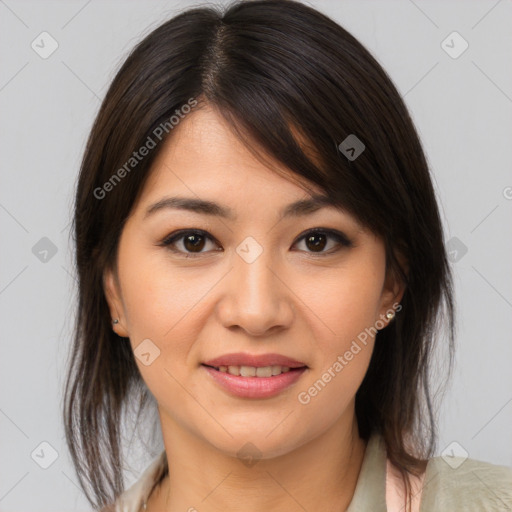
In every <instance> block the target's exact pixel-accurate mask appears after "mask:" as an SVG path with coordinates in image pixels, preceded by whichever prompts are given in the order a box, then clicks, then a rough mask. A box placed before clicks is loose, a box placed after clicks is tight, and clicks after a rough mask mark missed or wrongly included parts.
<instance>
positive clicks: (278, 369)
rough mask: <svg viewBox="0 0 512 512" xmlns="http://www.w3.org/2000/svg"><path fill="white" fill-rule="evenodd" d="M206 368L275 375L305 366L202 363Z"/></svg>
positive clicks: (237, 373)
mask: <svg viewBox="0 0 512 512" xmlns="http://www.w3.org/2000/svg"><path fill="white" fill-rule="evenodd" d="M203 366H206V367H207V368H213V369H214V370H217V371H218V372H222V373H229V374H230V375H234V376H237V377H277V376H278V375H281V374H282V373H288V372H296V371H300V370H304V369H306V368H307V366H300V367H297V368H290V367H289V366H281V365H272V366H258V367H256V366H231V365H230V366H211V365H208V364H203Z"/></svg>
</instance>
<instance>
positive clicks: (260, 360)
mask: <svg viewBox="0 0 512 512" xmlns="http://www.w3.org/2000/svg"><path fill="white" fill-rule="evenodd" d="M203 364H205V365H207V366H215V367H217V368H218V367H219V366H254V367H256V368H259V367H262V366H288V367H289V368H302V367H303V366H307V365H306V364H304V363H301V362H300V361H296V360H295V359H290V358H289V357H286V356H282V355H281V354H261V355H251V354H244V353H241V352H239V353H236V354H225V355H223V356H220V357H216V358H215V359H210V360H209V361H204V362H203ZM259 378H260V377H258V379H259ZM261 378H266V377H261ZM268 378H271V377H268Z"/></svg>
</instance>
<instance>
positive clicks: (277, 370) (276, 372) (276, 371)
mask: <svg viewBox="0 0 512 512" xmlns="http://www.w3.org/2000/svg"><path fill="white" fill-rule="evenodd" d="M280 373H281V367H280V366H279V365H273V366H272V375H279V374H280Z"/></svg>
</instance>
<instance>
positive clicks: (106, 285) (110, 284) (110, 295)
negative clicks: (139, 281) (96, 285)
mask: <svg viewBox="0 0 512 512" xmlns="http://www.w3.org/2000/svg"><path fill="white" fill-rule="evenodd" d="M103 290H104V292H105V299H106V301H107V303H108V307H109V310H110V317H111V319H112V320H111V322H112V329H113V331H114V332H115V333H116V334H117V335H118V336H121V337H123V338H127V337H128V331H127V330H126V329H125V327H124V325H123V317H122V313H123V311H124V308H123V305H122V301H121V299H120V292H119V285H118V281H117V279H116V276H115V275H114V272H113V270H112V269H107V270H105V272H104V274H103Z"/></svg>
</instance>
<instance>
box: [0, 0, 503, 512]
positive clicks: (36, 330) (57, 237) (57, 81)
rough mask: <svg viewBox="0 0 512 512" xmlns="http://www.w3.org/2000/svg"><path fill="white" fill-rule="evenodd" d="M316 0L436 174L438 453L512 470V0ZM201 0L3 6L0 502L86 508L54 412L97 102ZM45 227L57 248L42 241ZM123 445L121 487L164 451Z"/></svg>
mask: <svg viewBox="0 0 512 512" xmlns="http://www.w3.org/2000/svg"><path fill="white" fill-rule="evenodd" d="M310 3H311V5H313V6H315V7H317V8H319V9H320V10H321V11H323V12H325V13H326V14H328V15H330V16H332V17H333V18H334V19H335V20H337V21H338V22H339V23H341V24H342V25H343V26H344V27H345V28H347V29H348V30H349V31H350V32H352V33H353V34H354V35H355V36H356V37H357V38H359V39H360V40H361V41H362V42H363V44H365V45H366V46H367V48H368V49H369V50H370V51H372V53H373V54H374V55H375V56H376V57H377V59H378V60H379V61H380V62H381V63H382V64H383V66H384V68H385V69H386V70H387V71H388V72H389V74H390V75H391V77H392V78H393V80H394V82H395V84H396V85H397V87H398V89H399V91H400V92H401V93H402V95H403V96H404V98H405V101H406V103H407V105H408V107H409V108H410V110H411V113H412V115H413V119H414V121H415V123H416V125H417V127H418V130H419V132H420V135H421V137H422V141H423V144H424V146H425V149H426V152H427V155H428V158H429V161H430V164H431V166H432V170H433V173H434V175H435V180H436V188H437V190H438V194H439V198H440V201H441V205H442V211H443V217H444V219H443V221H444V224H445V229H446V233H447V238H448V239H450V240H451V241H450V248H451V258H452V259H453V267H454V272H455V279H456V287H457V289H456V292H457V300H458V312H459V322H458V327H459V334H458V339H457V345H458V353H457V364H456V367H455V370H454V375H453V379H452V383H451V387H450V388H449V391H448V393H447V395H446V398H445V401H444V403H443V407H442V408H441V415H440V443H439V450H438V453H439V454H441V453H442V452H443V450H447V451H448V452H451V450H452V449H453V452H454V453H462V452H461V450H465V451H466V452H467V453H468V454H469V456H470V457H472V458H475V459H480V460H486V461H489V462H493V463H495V464H501V465H506V466H510V467H512V436H511V435H510V432H511V431H512V429H511V426H512V372H511V371H510V367H511V362H512V343H511V335H510V332H511V322H510V320H511V309H512V280H511V265H510V261H511V256H512V241H511V237H510V232H511V231H510V224H511V210H512V174H511V170H510V164H511V160H512V149H511V147H512V144H511V140H512V139H511V135H512V133H511V132H512V130H511V127H512V116H511V112H512V70H511V67H510V55H511V52H510V50H511V46H512V44H511V43H512V32H511V31H510V28H509V27H510V26H512V24H511V21H512V4H511V2H510V1H507V0H501V1H492V2H487V1H478V2H447V1H442V2H441V1H437V2H435V1H422V2H421V1H419V0H416V1H415V2H412V1H410V0H401V1H395V2H391V1H382V0H380V1H364V2H362V1H360V2H355V1H339V2H338V1H337V2H334V1H327V0H323V1H320V0H318V1H311V2H310ZM191 5H197V2H186V1H168V2H152V3H145V2H142V1H130V2H105V1H103V2H100V1H99V0H93V1H89V2H87V1H86V2H84V1H80V2H63V1H60V2H41V1H39V2H35V1H34V2H22V1H15V0H0V38H1V45H0V52H1V59H0V62H1V68H0V109H1V117H0V130H1V132H0V134H1V138H0V141H1V142H0V144H1V146H0V153H1V188H0V228H1V233H2V234H1V236H2V244H1V246H0V247H1V249H0V251H1V262H2V264H1V266H0V308H1V312H2V317H1V321H2V325H1V333H2V336H1V344H2V348H1V350H2V357H1V359H0V376H1V377H0V378H1V386H0V429H1V434H2V435H1V436H0V454H1V455H0V511H11V512H12V511H17V510H24V511H28V510H30V511H50V510H51V511H54V510H64V509H66V510H80V511H86V510H89V509H90V507H89V506H88V505H87V503H86V501H85V500H84V498H83V496H82V493H81V492H80V490H79V489H78V487H77V485H76V481H77V480H76V476H75V474H74V471H73V469H72V466H71V464H70V459H69V455H68V452H67V450H66V445H65V442H64V438H63V428H62V425H61V417H60V403H61V399H62V387H63V380H64V374H65V371H64V370H65V359H66V356H67V350H68V346H69V343H70V339H71V333H72V318H73V312H74V300H75V278H74V270H73V260H72V248H71V244H70V233H69V227H70V225H69V223H70V219H71V212H72V200H73V191H74V185H75V180H76V176H77V172H78V167H79V162H80V159H81V156H82V153H83V150H84V146H85V141H86V137H87V134H88V132H89V130H90V128H91V124H92V121H93V118H94V116H95V114H96V112H97V110H98V108H99V104H100V99H101V98H103V96H104V94H105V91H106V88H107V86H108V84H109V83H110V81H111V80H112V78H113V76H114V74H115V71H116V70H117V69H118V67H119V65H120V63H121V62H122V60H123V59H124V57H125V56H126V55H127V52H128V51H129V50H130V49H131V48H132V46H133V45H134V44H135V43H136V42H137V41H139V40H140V39H141V38H142V36H143V35H145V34H147V33H149V32H150V31H151V30H152V29H153V28H155V27H156V26H157V25H159V24H160V23H162V22H163V21H164V20H166V19H168V18H169V17H171V16H172V15H174V14H176V13H177V12H178V11H180V10H181V9H183V8H186V7H188V6H191ZM43 31H47V32H48V33H49V34H51V36H52V37H53V38H54V39H55V40H56V41H57V43H58V48H57V50H56V51H55V52H54V53H53V54H52V55H51V56H50V57H48V58H47V59H43V58H41V57H40V56H39V54H38V53H36V52H35V51H34V50H33V49H32V47H31V44H32V41H34V40H35V41H36V43H37V42H38V41H40V37H39V35H40V34H41V32H43ZM453 31H457V32H459V33H460V34H461V36H462V37H463V38H464V39H465V40H466V41H467V42H468V44H469V47H468V49H467V50H466V51H465V52H464V53H462V54H461V55H460V56H458V58H452V56H450V55H449V54H448V53H447V52H446V51H445V49H443V46H442V41H443V40H445V39H446V38H447V36H449V34H451V33H452V32H453ZM452 41H453V42H452ZM39 44H40V46H42V44H41V43H39ZM446 44H448V45H450V46H452V48H451V50H449V51H451V52H452V54H453V52H458V51H459V50H460V49H461V48H462V46H461V44H462V43H461V41H460V40H457V39H453V36H451V38H448V40H447V43H445V45H446ZM49 47H50V43H49V40H48V39H47V40H46V42H45V48H46V49H48V48H49ZM507 233H508V235H507ZM44 237H47V238H48V239H49V240H50V241H51V244H52V245H54V246H55V247H54V251H55V250H56V253H55V254H52V252H51V250H50V252H48V253H44V252H43V250H44V249H45V248H48V245H49V243H48V241H47V240H43V241H40V240H41V239H42V238H44ZM454 237H455V238H454ZM38 243H39V244H40V245H36V244H38ZM34 246H35V249H33V248H34ZM466 250H467V252H465V251H466ZM146 440H147V441H148V442H149V437H148V436H146ZM454 441H456V442H457V443H458V444H456V445H453V444H451V443H453V442H454ZM42 442H47V443H49V444H50V445H51V447H53V449H54V450H56V452H57V453H58V457H57V459H56V460H55V462H54V463H53V464H52V465H51V466H50V467H48V469H43V468H42V467H40V465H41V464H43V465H44V464H45V463H49V462H51V457H52V453H53V452H52V448H49V447H48V446H46V445H43V446H42V447H41V446H40V443H42ZM34 450H36V452H35V455H34V456H33V458H32V457H31V454H32V453H33V452H34ZM130 450H131V451H130V455H131V458H130V460H131V465H130V467H129V468H128V471H127V479H128V482H132V481H133V480H134V479H135V478H136V477H137V476H138V473H139V472H140V471H141V470H142V469H144V467H145V466H146V465H147V463H148V462H149V460H150V459H151V457H152V456H153V455H154V453H155V449H154V448H144V447H141V446H140V445H138V444H136V445H134V446H133V447H132V448H131V449H130ZM37 454H39V457H38V456H37Z"/></svg>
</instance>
